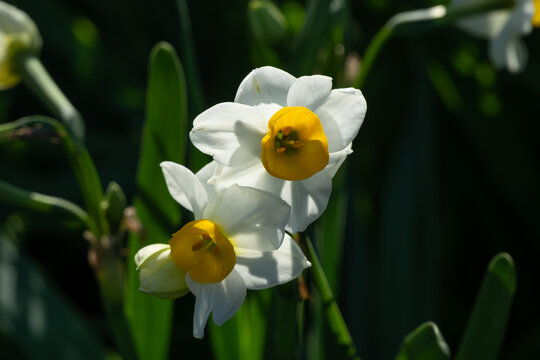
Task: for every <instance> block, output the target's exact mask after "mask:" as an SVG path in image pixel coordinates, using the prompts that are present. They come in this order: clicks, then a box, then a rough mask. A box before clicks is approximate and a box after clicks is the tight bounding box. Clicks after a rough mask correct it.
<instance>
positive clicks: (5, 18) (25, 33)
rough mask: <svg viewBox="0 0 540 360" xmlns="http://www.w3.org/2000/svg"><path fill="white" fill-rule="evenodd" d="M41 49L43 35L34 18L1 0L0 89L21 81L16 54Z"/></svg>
mask: <svg viewBox="0 0 540 360" xmlns="http://www.w3.org/2000/svg"><path fill="white" fill-rule="evenodd" d="M40 50H41V36H40V35H39V31H38V29H37V27H36V24H34V22H33V21H32V19H31V18H30V17H29V16H28V15H27V14H26V13H25V12H24V11H21V10H19V9H17V8H16V7H14V6H12V5H9V4H7V3H5V2H3V1H0V90H2V89H7V88H10V87H13V86H15V85H16V84H17V83H18V82H19V75H18V73H17V70H16V65H15V61H14V58H15V56H17V55H19V54H21V53H22V52H33V53H39V51H40Z"/></svg>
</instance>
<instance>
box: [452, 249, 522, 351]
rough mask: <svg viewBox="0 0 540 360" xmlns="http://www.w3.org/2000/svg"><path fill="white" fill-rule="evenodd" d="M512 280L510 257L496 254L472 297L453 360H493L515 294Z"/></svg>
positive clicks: (513, 278) (514, 283) (505, 254)
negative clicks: (468, 313) (474, 295)
mask: <svg viewBox="0 0 540 360" xmlns="http://www.w3.org/2000/svg"><path fill="white" fill-rule="evenodd" d="M516 280H517V278H516V271H515V267H514V260H512V257H511V256H510V255H509V254H507V253H500V254H498V255H496V256H495V257H494V258H493V259H492V260H491V262H490V263H489V265H488V269H487V272H486V275H485V276H484V281H483V282H482V287H481V288H480V291H479V292H478V295H477V296H476V303H475V304H474V309H473V311H472V314H471V316H470V317H469V321H468V323H467V329H466V330H465V335H464V336H463V339H462V340H461V343H460V345H459V349H458V353H457V356H456V360H467V359H483V360H489V359H496V358H497V355H498V353H499V350H500V348H501V344H502V341H503V338H504V332H505V330H506V324H507V321H508V316H509V315H510V308H511V305H512V300H513V298H514V293H515V292H516Z"/></svg>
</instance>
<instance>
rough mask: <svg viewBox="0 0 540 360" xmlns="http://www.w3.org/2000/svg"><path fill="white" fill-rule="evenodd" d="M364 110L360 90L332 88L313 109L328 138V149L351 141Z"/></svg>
mask: <svg viewBox="0 0 540 360" xmlns="http://www.w3.org/2000/svg"><path fill="white" fill-rule="evenodd" d="M366 110H367V105H366V99H364V96H363V95H362V92H360V90H356V89H352V88H348V89H335V90H332V92H331V93H330V96H329V97H328V99H327V100H326V101H325V102H324V104H322V105H321V106H319V107H318V108H317V109H315V110H314V112H315V114H317V115H318V116H319V119H320V120H321V123H322V126H323V129H324V133H325V134H326V137H327V138H328V151H330V152H331V153H332V152H336V151H339V150H341V149H343V148H345V147H346V146H347V145H348V144H349V143H350V142H351V141H353V139H354V138H355V137H356V134H358V130H360V126H361V125H362V122H363V121H364V117H365V116H366Z"/></svg>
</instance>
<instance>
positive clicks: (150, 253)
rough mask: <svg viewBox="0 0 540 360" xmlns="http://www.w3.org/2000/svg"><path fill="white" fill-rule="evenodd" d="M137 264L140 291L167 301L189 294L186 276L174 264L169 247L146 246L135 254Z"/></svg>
mask: <svg viewBox="0 0 540 360" xmlns="http://www.w3.org/2000/svg"><path fill="white" fill-rule="evenodd" d="M135 264H136V265H137V270H139V281H140V287H139V291H141V292H145V293H148V294H151V295H155V296H158V297H161V298H165V299H175V298H179V297H181V296H183V295H185V294H187V293H188V292H189V289H188V287H187V284H186V280H185V278H186V275H185V274H184V273H183V272H182V271H180V269H179V268H178V267H177V266H176V264H175V263H174V261H173V259H172V257H171V248H170V246H169V245H167V244H152V245H148V246H145V247H144V248H142V249H141V250H139V251H138V252H137V254H135Z"/></svg>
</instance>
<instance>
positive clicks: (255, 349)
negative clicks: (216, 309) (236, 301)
mask: <svg viewBox="0 0 540 360" xmlns="http://www.w3.org/2000/svg"><path fill="white" fill-rule="evenodd" d="M271 291H272V290H264V291H257V292H251V293H249V294H248V296H247V297H246V300H245V301H244V303H243V304H242V307H241V308H240V310H238V312H237V313H236V314H235V315H234V316H233V317H232V318H231V319H229V320H227V321H226V322H225V324H223V325H222V326H217V325H215V324H214V323H213V322H210V321H209V322H208V323H209V330H210V339H211V341H212V348H213V350H214V357H215V358H216V359H218V360H249V359H262V358H263V354H264V346H265V343H266V342H265V339H266V335H267V334H266V333H267V315H266V314H268V309H269V302H270V297H271Z"/></svg>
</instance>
